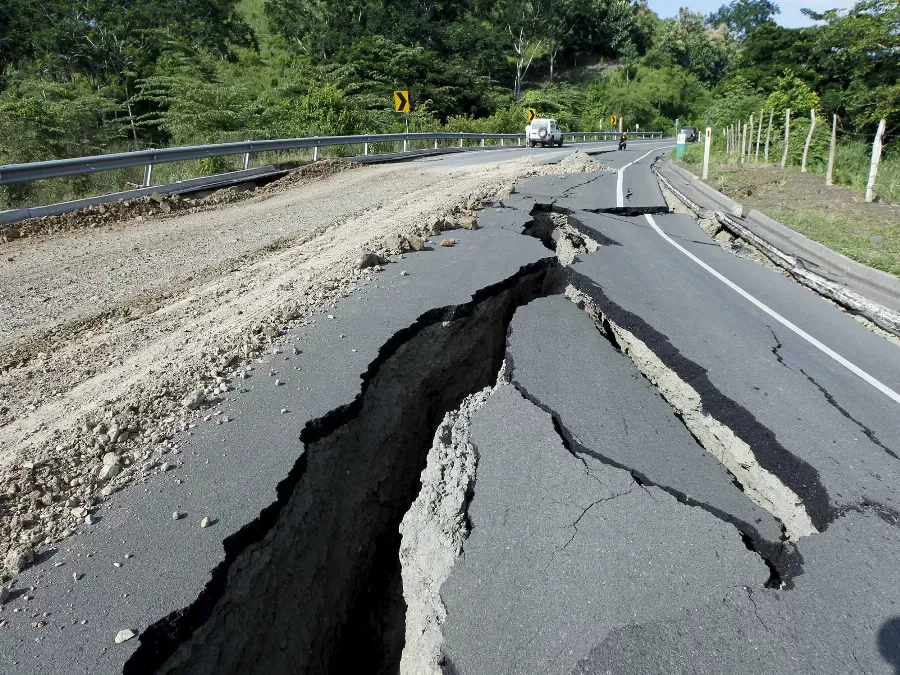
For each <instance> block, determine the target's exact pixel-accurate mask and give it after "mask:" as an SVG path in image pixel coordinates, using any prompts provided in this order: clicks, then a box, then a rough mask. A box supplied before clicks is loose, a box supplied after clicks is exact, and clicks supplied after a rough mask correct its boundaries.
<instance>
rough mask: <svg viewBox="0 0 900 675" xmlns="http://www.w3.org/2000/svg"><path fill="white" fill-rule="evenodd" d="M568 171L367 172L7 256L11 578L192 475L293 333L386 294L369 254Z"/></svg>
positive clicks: (3, 330) (528, 167)
mask: <svg viewBox="0 0 900 675" xmlns="http://www.w3.org/2000/svg"><path fill="white" fill-rule="evenodd" d="M558 171H559V170H558V169H553V168H539V167H535V166H534V165H533V164H528V163H527V162H519V163H505V164H491V165H481V166H473V167H471V168H462V169H461V168H459V167H453V168H446V167H445V168H441V167H440V166H439V165H436V166H431V167H428V168H423V167H420V166H415V165H392V166H380V167H367V168H362V169H357V170H354V171H346V172H342V173H338V174H335V175H330V176H326V177H322V178H321V179H319V180H317V181H314V182H309V181H306V182H302V183H301V184H300V185H297V186H293V187H292V186H291V185H290V184H288V185H286V186H285V185H283V186H281V188H279V189H277V190H274V191H273V194H270V195H268V196H257V197H253V198H251V199H247V200H244V201H241V202H239V203H236V204H230V205H225V206H221V207H219V208H214V209H206V210H201V211H199V212H189V213H185V214H182V215H177V216H170V217H165V218H159V219H150V220H147V219H145V220H144V221H139V222H134V221H129V222H115V223H109V224H105V225H103V226H102V227H97V228H89V229H76V230H72V231H66V232H62V233H59V234H55V235H51V236H41V237H36V238H27V239H22V240H17V241H14V242H11V243H8V244H4V245H3V246H2V247H0V254H2V264H0V289H2V291H0V292H2V298H0V481H2V486H3V487H2V491H0V522H2V523H3V524H4V525H3V534H4V535H5V536H4V537H3V539H2V541H0V556H2V558H3V560H4V562H5V568H6V569H5V571H4V572H0V576H4V575H5V576H7V577H8V576H9V575H11V574H14V573H15V571H16V569H18V568H19V567H22V566H23V565H25V564H27V562H26V561H27V560H28V558H29V557H30V556H31V555H32V554H33V553H34V552H35V551H38V550H40V549H41V548H42V547H44V546H46V545H48V544H49V543H51V542H54V541H58V540H60V539H62V538H65V537H67V536H69V535H71V534H73V533H74V532H76V531H77V530H78V529H79V527H81V526H83V524H84V522H85V518H88V519H90V517H91V513H92V512H94V511H95V510H97V509H98V508H99V507H100V505H101V504H102V502H103V500H104V499H105V498H107V497H108V496H109V495H111V494H112V493H113V492H115V491H117V490H119V489H121V488H122V487H124V486H126V485H128V484H130V483H132V482H135V481H145V480H149V479H151V478H152V476H153V475H155V474H158V473H160V472H163V471H165V470H166V468H167V466H171V465H172V464H173V463H175V464H177V461H178V459H177V453H178V449H177V445H176V444H175V442H174V441H173V440H172V439H173V436H174V434H176V433H177V432H179V431H185V430H187V429H188V428H189V426H190V425H192V424H194V423H197V422H198V421H199V420H198V419H197V418H198V417H209V416H210V412H211V411H210V410H206V411H205V412H200V411H198V408H201V407H203V408H208V407H210V404H211V403H215V402H216V401H218V400H221V399H223V398H225V397H228V396H230V395H231V394H229V392H230V391H231V390H232V389H233V386H234V385H233V384H232V382H233V381H235V384H236V380H238V379H240V378H241V377H242V374H243V373H244V368H245V367H246V364H247V363H248V362H249V361H250V360H252V359H253V358H254V357H256V356H259V355H260V354H262V353H263V352H264V351H265V350H271V349H273V348H275V347H274V346H275V345H277V344H278V341H279V337H280V335H281V334H282V332H283V331H284V330H285V329H286V328H289V327H292V326H296V325H306V324H307V322H314V321H315V316H316V315H317V314H318V313H320V312H322V311H324V310H325V309H326V308H329V307H333V306H334V303H335V302H336V301H337V300H338V299H339V298H340V297H342V296H344V297H346V296H347V295H348V294H350V293H354V292H357V291H358V290H361V289H362V288H363V287H364V286H365V285H366V284H369V283H372V282H373V281H374V280H376V279H377V275H378V274H379V272H380V270H381V267H380V266H376V267H371V268H366V269H359V267H360V266H359V260H360V256H361V254H362V253H364V252H366V251H372V250H375V251H378V250H379V249H380V248H381V249H384V246H383V244H384V243H385V239H387V242H388V244H390V242H391V239H393V237H392V235H395V234H397V233H402V234H407V233H414V232H418V233H420V234H422V235H423V236H429V235H431V236H435V234H436V233H435V231H434V224H435V223H436V222H437V221H440V220H442V219H443V218H445V217H447V216H450V217H451V218H452V216H453V214H462V213H465V212H466V211H469V210H471V209H473V208H475V207H476V206H477V205H479V204H480V203H481V202H482V201H483V200H485V199H488V198H490V197H492V196H494V195H496V194H497V193H499V192H502V191H503V190H505V189H510V188H511V187H512V185H513V184H514V182H515V181H516V180H518V179H520V178H522V177H525V176H528V175H533V174H535V173H538V172H558ZM288 183H290V181H288ZM442 236H452V235H442ZM440 238H441V237H438V239H440ZM385 252H386V251H385ZM212 421H213V422H222V421H223V420H221V418H218V419H213V420H212Z"/></svg>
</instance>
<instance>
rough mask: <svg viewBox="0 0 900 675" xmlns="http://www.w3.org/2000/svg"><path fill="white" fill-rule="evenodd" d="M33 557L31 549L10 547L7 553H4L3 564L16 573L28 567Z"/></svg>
mask: <svg viewBox="0 0 900 675" xmlns="http://www.w3.org/2000/svg"><path fill="white" fill-rule="evenodd" d="M33 557H34V554H33V553H32V552H31V549H28V548H11V549H10V550H9V553H7V554H6V558H4V559H3V566H4V567H6V569H8V570H9V571H10V572H12V573H13V574H18V573H19V572H21V571H22V570H24V569H25V568H26V567H28V564H29V563H30V562H31V560H32V559H33Z"/></svg>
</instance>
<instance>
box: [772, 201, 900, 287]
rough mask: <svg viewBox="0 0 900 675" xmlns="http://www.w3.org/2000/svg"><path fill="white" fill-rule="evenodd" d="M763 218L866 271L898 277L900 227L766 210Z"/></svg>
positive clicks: (823, 213) (797, 211) (859, 218)
mask: <svg viewBox="0 0 900 675" xmlns="http://www.w3.org/2000/svg"><path fill="white" fill-rule="evenodd" d="M765 213H766V215H767V216H769V217H770V218H774V219H775V220H777V221H778V222H779V223H782V224H783V225H787V226H788V227H789V228H791V229H792V230H795V231H797V232H800V233H801V234H805V235H806V236H807V237H809V238H810V239H812V240H814V241H818V242H820V243H822V244H825V246H827V247H828V248H830V249H831V250H833V251H838V252H839V253H842V254H844V255H845V256H847V257H848V258H852V259H853V260H856V261H857V262H861V263H862V264H864V265H868V266H869V267H874V268H875V269H879V270H882V271H884V272H888V273H890V274H894V275H896V276H900V227H898V223H896V222H887V221H880V222H879V221H877V220H876V221H873V219H871V218H869V217H867V216H865V215H864V214H859V215H857V214H850V213H836V212H834V211H828V209H827V207H826V208H825V209H823V210H822V211H820V212H817V211H814V210H811V209H809V208H806V209H802V210H800V209H789V208H768V209H766V211H765Z"/></svg>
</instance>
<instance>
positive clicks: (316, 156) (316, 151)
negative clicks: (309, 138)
mask: <svg viewBox="0 0 900 675" xmlns="http://www.w3.org/2000/svg"><path fill="white" fill-rule="evenodd" d="M313 161H314V162H318V161H319V146H318V145H317V146H316V147H314V148H313Z"/></svg>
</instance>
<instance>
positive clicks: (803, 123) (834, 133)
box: [713, 109, 900, 202]
mask: <svg viewBox="0 0 900 675" xmlns="http://www.w3.org/2000/svg"><path fill="white" fill-rule="evenodd" d="M719 131H720V133H719V134H714V135H713V145H714V148H713V150H714V151H715V152H716V153H717V154H718V155H719V156H721V157H724V159H725V160H726V161H727V162H730V163H737V164H744V165H776V166H780V167H781V168H787V167H789V166H791V167H796V166H799V167H800V171H801V172H802V173H811V174H814V175H820V176H822V177H823V178H824V180H825V185H826V186H829V187H830V186H832V185H835V184H842V185H847V186H849V187H852V188H854V189H856V190H859V191H860V192H864V193H865V200H866V202H873V201H875V200H876V199H881V200H886V201H891V202H896V201H900V157H896V156H894V155H893V154H890V153H889V154H888V156H887V157H883V155H884V154H885V153H884V147H885V145H886V144H887V143H888V142H889V141H890V140H893V137H892V136H890V135H889V134H888V132H887V130H886V121H885V120H881V122H880V124H879V125H878V131H877V132H876V133H875V135H874V136H872V135H869V136H865V135H863V134H860V133H858V132H855V131H850V130H847V129H845V128H843V127H842V126H841V120H840V118H839V117H838V116H837V115H836V114H833V113H832V114H822V113H820V112H818V111H816V110H814V109H811V110H809V111H808V114H807V111H803V113H802V114H798V113H797V111H792V110H791V109H787V110H785V111H784V112H783V113H782V112H780V111H779V112H776V111H775V110H760V111H759V113H758V114H752V115H750V117H749V118H748V119H746V120H740V121H736V122H734V123H732V124H728V125H726V126H725V128H723V129H720V130H719ZM892 131H893V130H892Z"/></svg>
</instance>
